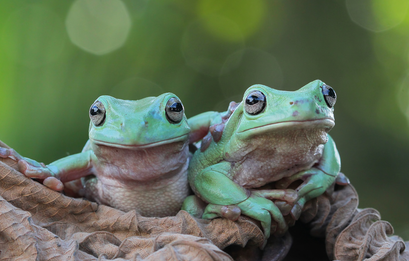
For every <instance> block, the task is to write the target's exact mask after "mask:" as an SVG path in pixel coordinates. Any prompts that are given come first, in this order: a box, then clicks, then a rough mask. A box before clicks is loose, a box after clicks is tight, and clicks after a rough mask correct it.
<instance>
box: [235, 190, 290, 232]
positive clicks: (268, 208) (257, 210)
mask: <svg viewBox="0 0 409 261" xmlns="http://www.w3.org/2000/svg"><path fill="white" fill-rule="evenodd" d="M237 206H238V207H239V208H240V209H241V212H242V214H243V215H246V216H249V217H251V218H254V219H256V220H258V221H260V222H261V226H262V228H263V230H264V236H265V238H266V239H268V238H269V237H270V234H271V231H272V228H273V230H274V232H273V233H274V234H277V235H283V234H284V233H285V232H286V231H287V229H288V226H287V224H286V222H285V220H284V217H283V215H282V213H281V212H280V210H279V209H278V207H277V206H276V205H275V204H274V203H273V202H272V201H271V200H269V199H266V198H264V197H260V196H257V195H251V196H250V197H249V198H247V199H246V200H245V201H243V202H241V203H239V204H237ZM272 219H273V220H274V221H275V222H276V223H277V227H273V226H272V222H271V221H272Z"/></svg>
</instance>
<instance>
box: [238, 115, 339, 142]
mask: <svg viewBox="0 0 409 261" xmlns="http://www.w3.org/2000/svg"><path fill="white" fill-rule="evenodd" d="M334 126H335V121H334V120H333V119H332V118H323V119H314V120H293V121H281V122H274V123H270V124H266V125H261V126H257V127H253V128H249V129H245V130H243V131H240V132H238V133H237V134H238V135H239V136H244V137H246V138H249V137H252V136H255V135H260V134H264V133H268V132H274V131H285V130H288V129H291V130H295V129H323V130H325V131H326V132H329V131H330V130H331V129H332V128H333V127H334Z"/></svg>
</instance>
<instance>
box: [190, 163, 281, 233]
mask: <svg viewBox="0 0 409 261" xmlns="http://www.w3.org/2000/svg"><path fill="white" fill-rule="evenodd" d="M229 168H230V163H228V162H221V163H218V164H216V165H213V166H210V167H208V168H206V169H204V170H202V171H201V172H200V173H198V174H197V175H196V177H195V180H194V184H193V186H194V187H195V192H196V194H197V195H198V196H199V197H200V198H202V199H203V200H205V201H206V202H209V203H210V204H211V206H210V207H207V208H206V210H205V213H204V214H203V217H204V218H214V217H216V216H217V213H216V215H214V214H215V213H213V212H214V210H217V208H216V207H215V206H212V205H218V206H232V205H235V206H237V207H238V208H239V209H240V210H241V214H244V215H246V216H249V217H251V218H254V219H256V220H259V221H260V222H261V226H262V227H263V230H264V235H265V237H266V238H269V237H270V232H271V219H272V218H273V219H274V220H275V221H276V222H277V229H276V231H275V232H276V233H278V234H281V233H284V232H285V231H286V230H287V228H288V227H287V224H286V222H285V220H284V217H283V215H282V214H281V212H280V210H279V209H278V208H277V207H276V206H275V205H274V203H273V202H272V201H271V200H268V199H266V198H264V197H262V196H259V195H257V193H251V192H250V191H248V190H246V189H244V188H243V187H241V186H239V185H238V184H237V183H235V182H234V181H233V180H231V179H230V178H229V177H228V170H229ZM219 209H221V208H219Z"/></svg>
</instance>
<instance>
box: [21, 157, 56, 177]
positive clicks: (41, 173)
mask: <svg viewBox="0 0 409 261" xmlns="http://www.w3.org/2000/svg"><path fill="white" fill-rule="evenodd" d="M18 167H19V171H20V172H21V173H23V174H24V175H25V176H27V177H29V178H37V179H46V178H48V177H52V176H53V173H52V172H51V171H50V170H49V169H48V168H47V167H38V166H33V165H31V164H29V163H28V162H27V161H26V160H24V159H22V160H19V161H18Z"/></svg>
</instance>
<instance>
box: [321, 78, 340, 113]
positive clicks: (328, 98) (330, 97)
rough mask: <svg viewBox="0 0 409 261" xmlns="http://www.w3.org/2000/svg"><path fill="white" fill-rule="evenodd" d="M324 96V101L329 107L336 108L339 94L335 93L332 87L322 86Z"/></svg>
mask: <svg viewBox="0 0 409 261" xmlns="http://www.w3.org/2000/svg"><path fill="white" fill-rule="evenodd" d="M322 94H323V95H324V99H325V102H326V103H327V105H328V107H330V108H332V107H334V105H335V102H336V101H337V94H336V93H335V91H334V89H332V87H331V86H328V85H326V84H324V86H322Z"/></svg>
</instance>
